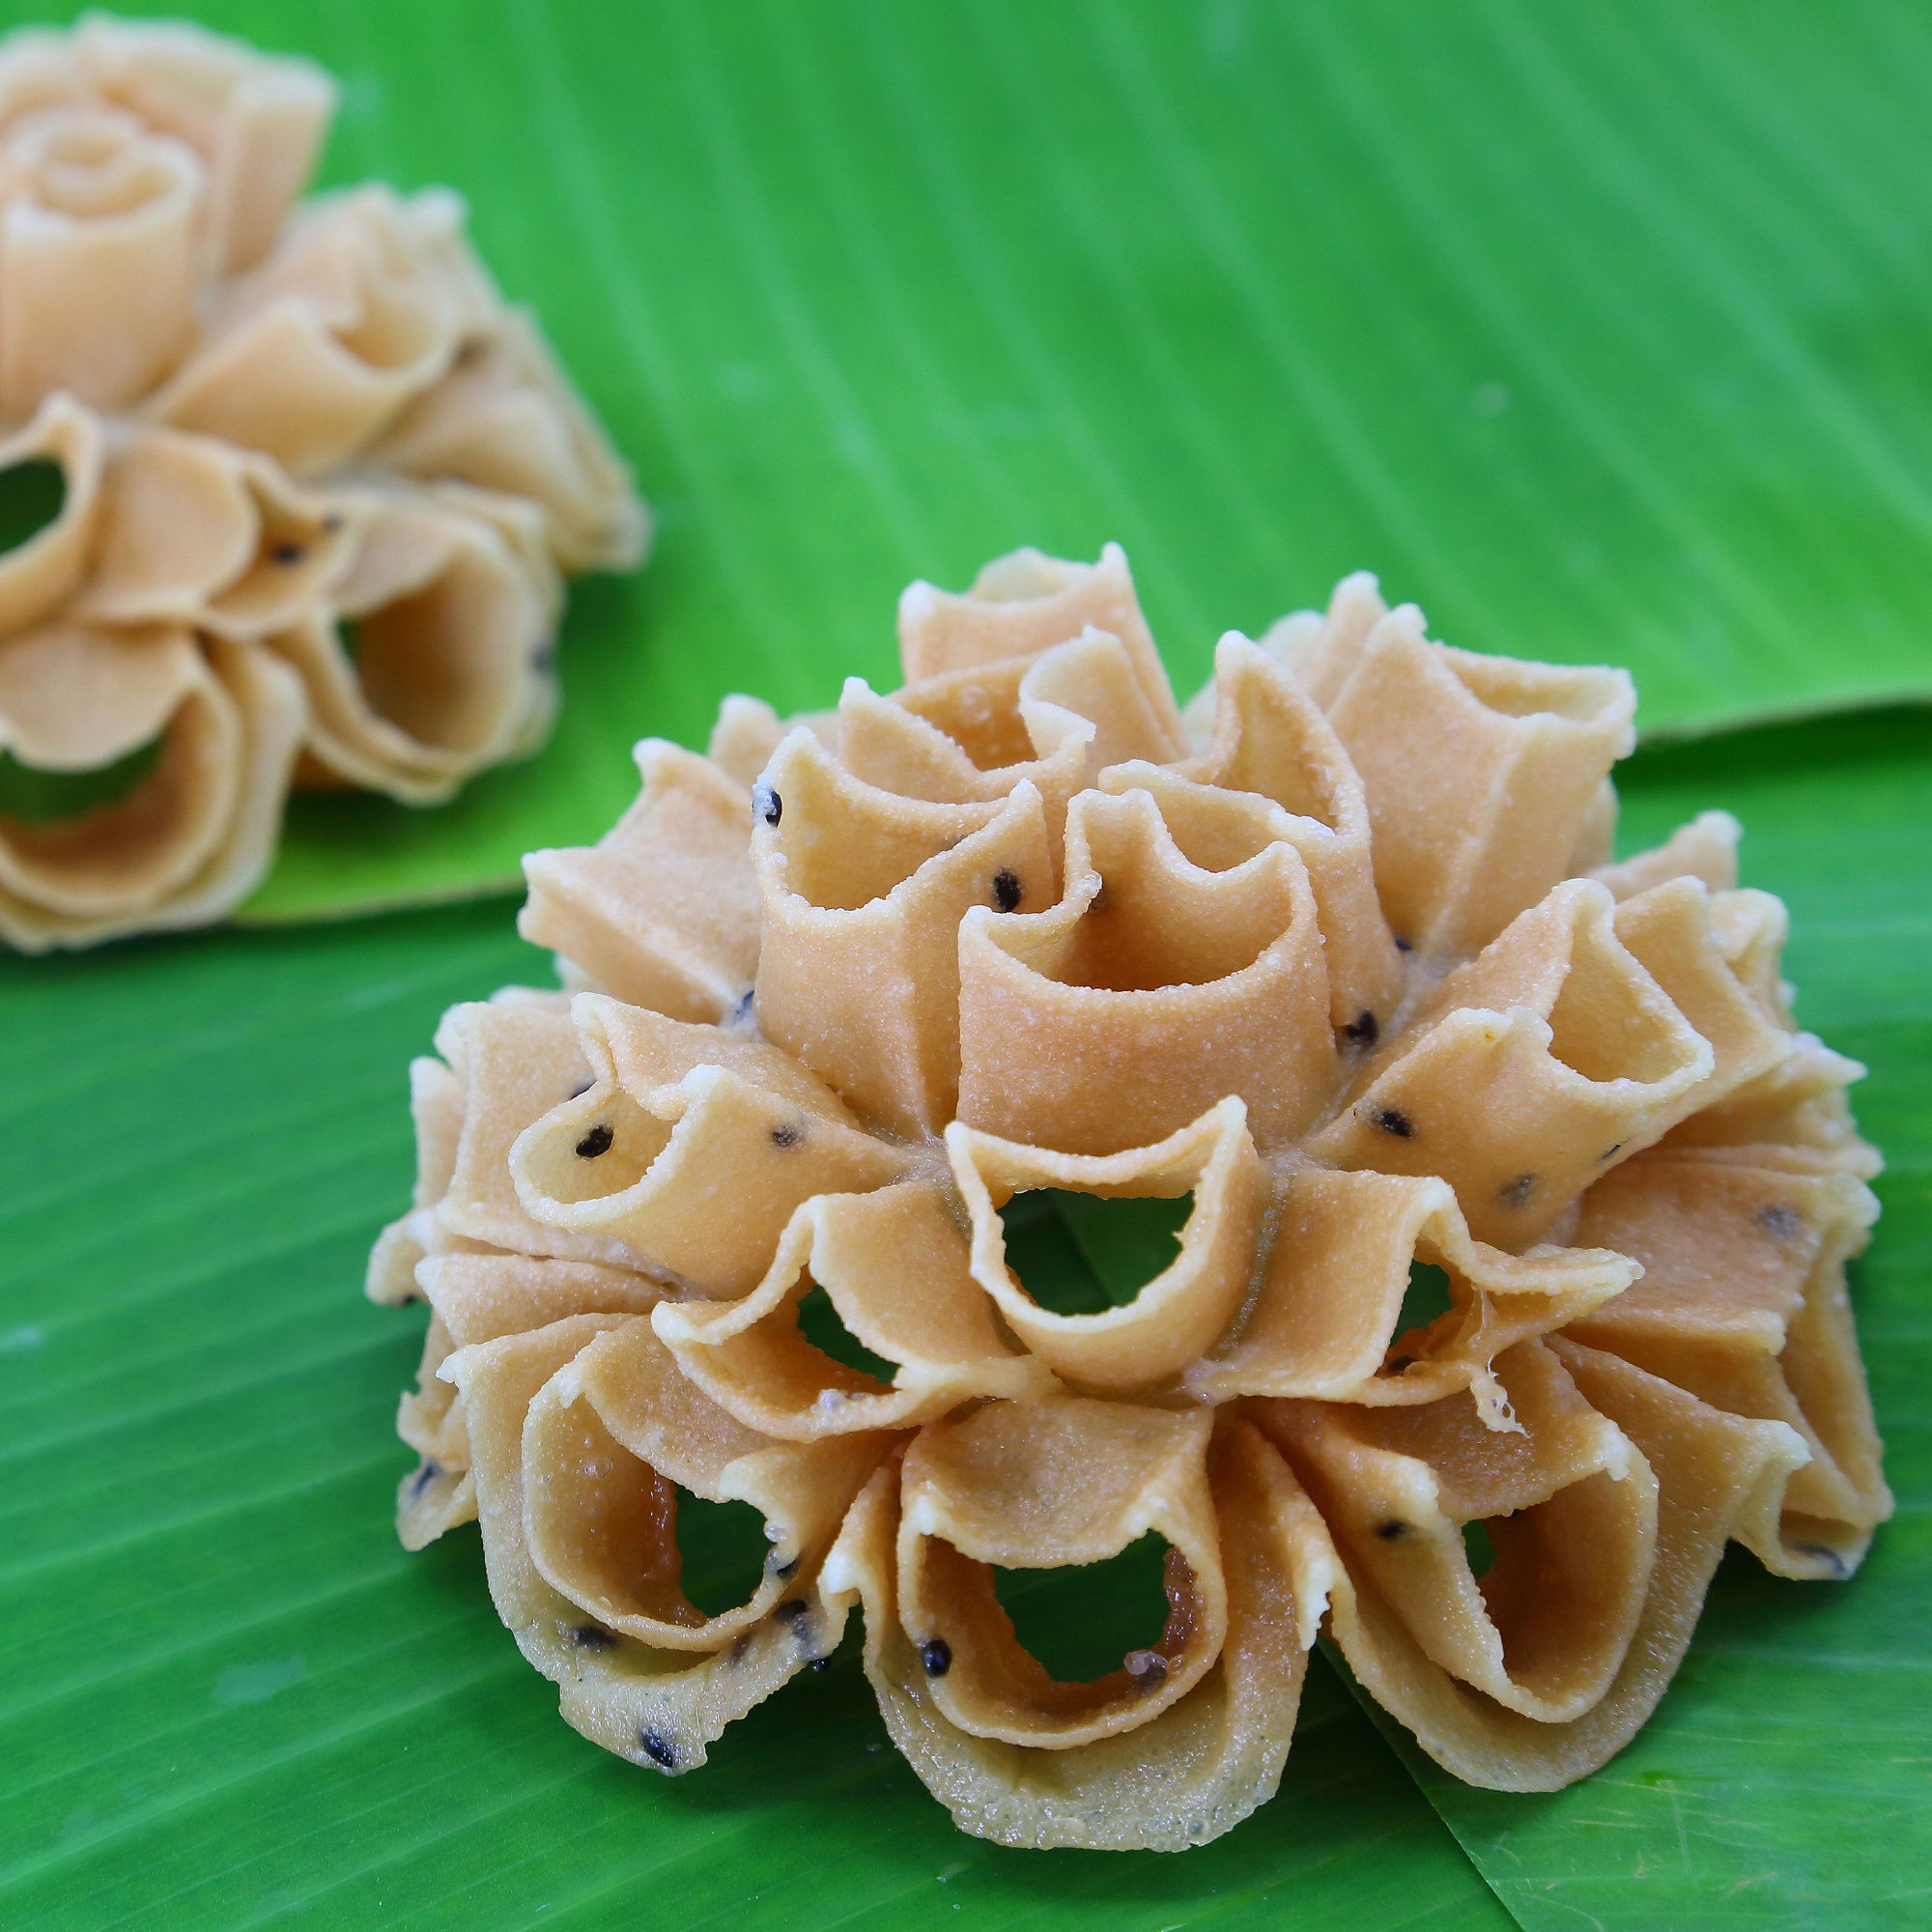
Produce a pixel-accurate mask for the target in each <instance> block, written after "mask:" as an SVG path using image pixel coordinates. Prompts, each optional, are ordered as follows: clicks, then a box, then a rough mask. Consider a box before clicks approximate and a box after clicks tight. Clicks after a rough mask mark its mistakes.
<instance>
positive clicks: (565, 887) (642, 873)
mask: <svg viewBox="0 0 1932 1932" xmlns="http://www.w3.org/2000/svg"><path fill="white" fill-rule="evenodd" d="M636 756H637V760H638V771H639V775H640V776H641V778H642V780H643V789H642V791H641V792H640V793H639V798H638V802H637V803H636V804H635V805H634V806H632V807H631V809H630V810H628V811H627V812H625V814H624V815H623V817H622V818H620V819H619V820H618V821H617V823H616V824H615V825H614V826H612V827H611V830H610V831H609V832H607V833H606V834H605V835H604V837H603V838H600V839H599V840H598V841H597V843H596V844H595V845H594V846H589V847H577V848H573V849H566V850H562V851H548V852H530V853H526V855H525V858H524V875H525V877H526V879H527V880H528V881H529V888H530V891H529V897H528V899H527V900H526V903H525V906H524V909H523V911H522V912H521V913H520V914H519V915H518V919H517V930H518V931H519V932H521V933H522V934H523V936H524V937H525V938H526V939H527V940H529V941H530V942H531V944H532V945H535V946H547V947H551V948H554V950H555V951H556V952H559V953H561V954H562V955H564V957H566V958H567V959H569V960H570V961H571V962H572V964H573V966H574V967H575V969H576V971H577V973H578V974H579V976H580V980H581V983H582V984H583V985H585V986H595V987H598V988H601V989H602V990H604V991H606V992H610V993H614V994H615V995H616V996H617V997H618V998H619V999H621V1000H625V1001H628V1002H629V1003H630V1004H631V1005H633V1006H640V1007H649V1008H651V1009H653V1010H654V1011H657V1012H661V1013H666V1014H668V1015H669V1016H670V1017H671V1018H672V1019H679V1020H700V1021H725V1020H729V1019H731V1018H733V1017H734V1015H736V1014H737V1013H738V1012H739V1011H740V1010H741V1009H743V1008H744V1007H745V1006H746V1005H747V1003H748V1002H749V1000H750V998H751V994H752V985H753V979H754V978H755V976H756V973H757V967H758V885H757V879H756V877H755V875H754V874H753V870H752V798H751V793H750V792H749V791H748V790H747V789H746V788H745V787H744V786H742V785H740V784H739V783H738V782H737V781H735V780H733V779H731V778H730V777H728V776H727V775H726V774H725V772H723V771H721V770H720V769H719V767H718V766H717V765H715V764H713V763H712V762H711V761H710V760H709V759H708V758H700V757H697V756H696V754H695V753H690V752H686V751H681V750H680V749H679V748H678V747H677V746H675V745H671V744H668V743H666V741H665V740H664V739H662V738H646V739H645V740H644V741H643V742H642V743H641V744H640V745H639V746H638V748H637V753H636Z"/></svg>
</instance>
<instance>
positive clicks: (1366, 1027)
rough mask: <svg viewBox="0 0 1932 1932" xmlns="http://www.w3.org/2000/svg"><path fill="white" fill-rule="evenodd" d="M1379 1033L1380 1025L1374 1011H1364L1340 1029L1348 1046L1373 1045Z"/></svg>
mask: <svg viewBox="0 0 1932 1932" xmlns="http://www.w3.org/2000/svg"><path fill="white" fill-rule="evenodd" d="M1380 1035H1381V1025H1380V1023H1379V1022H1378V1020H1377V1018H1376V1016H1375V1014H1374V1013H1370V1012H1364V1013H1363V1014H1361V1015H1360V1017H1359V1018H1356V1019H1352V1020H1350V1022H1349V1024H1348V1025H1347V1026H1345V1027H1344V1028H1343V1029H1342V1037H1343V1038H1344V1039H1346V1040H1347V1041H1348V1042H1349V1044H1350V1046H1373V1045H1375V1043H1376V1041H1377V1039H1378V1038H1379V1037H1380Z"/></svg>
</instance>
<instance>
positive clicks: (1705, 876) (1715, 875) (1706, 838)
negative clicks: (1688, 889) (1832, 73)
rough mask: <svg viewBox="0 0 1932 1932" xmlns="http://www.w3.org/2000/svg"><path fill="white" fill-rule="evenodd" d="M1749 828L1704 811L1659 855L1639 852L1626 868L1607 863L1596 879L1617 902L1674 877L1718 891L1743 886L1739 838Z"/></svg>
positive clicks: (1726, 814)
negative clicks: (1738, 885)
mask: <svg viewBox="0 0 1932 1932" xmlns="http://www.w3.org/2000/svg"><path fill="white" fill-rule="evenodd" d="M1743 837H1744V827H1743V826H1742V825H1740V824H1739V823H1738V821H1737V820H1736V819H1735V818H1733V817H1732V816H1731V814H1730V813H1729V812H1728V811H1700V812H1699V813H1698V814H1697V816H1696V817H1695V818H1693V819H1691V821H1690V823H1689V824H1688V825H1680V826H1679V827H1678V828H1677V830H1676V831H1675V832H1673V833H1672V834H1671V835H1670V837H1669V838H1667V839H1665V840H1664V842H1663V843H1662V845H1660V846H1658V847H1657V848H1656V849H1655V850H1654V851H1650V852H1638V853H1635V854H1634V855H1633V856H1632V857H1631V858H1628V859H1626V860H1624V861H1623V862H1622V863H1621V864H1620V865H1601V866H1598V867H1595V868H1594V869H1593V870H1591V872H1590V877H1591V878H1593V879H1596V880H1598V881H1600V882H1601V883H1602V884H1604V885H1605V886H1607V887H1609V889H1610V895H1611V896H1612V897H1613V898H1616V899H1628V898H1634V897H1635V896H1636V895H1637V894H1639V893H1647V892H1649V891H1650V889H1651V888H1652V887H1653V886H1661V885H1663V884H1665V883H1666V882H1667V881H1669V880H1671V879H1686V878H1689V879H1701V880H1703V882H1704V884H1705V885H1706V886H1708V887H1709V888H1710V889H1711V891H1712V892H1713V893H1722V892H1727V891H1731V890H1733V889H1735V887H1736V885H1737V883H1738V840H1739V839H1740V838H1743Z"/></svg>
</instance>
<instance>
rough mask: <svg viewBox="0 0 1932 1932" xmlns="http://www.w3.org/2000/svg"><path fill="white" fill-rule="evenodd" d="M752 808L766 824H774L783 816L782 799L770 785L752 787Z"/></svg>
mask: <svg viewBox="0 0 1932 1932" xmlns="http://www.w3.org/2000/svg"><path fill="white" fill-rule="evenodd" d="M752 810H753V811H755V812H756V813H757V814H758V816H759V817H760V818H762V819H763V820H764V821H765V823H766V824H767V825H776V824H777V823H778V822H779V820H780V819H781V818H782V817H783V816H784V800H783V799H781V797H780V796H779V795H778V793H777V792H775V791H774V790H773V789H772V788H771V786H770V785H753V787H752Z"/></svg>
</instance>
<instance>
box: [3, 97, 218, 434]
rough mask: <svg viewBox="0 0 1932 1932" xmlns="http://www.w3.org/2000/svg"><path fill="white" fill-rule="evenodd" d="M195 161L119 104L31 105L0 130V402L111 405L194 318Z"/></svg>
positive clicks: (153, 373)
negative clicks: (62, 396)
mask: <svg viewBox="0 0 1932 1932" xmlns="http://www.w3.org/2000/svg"><path fill="white" fill-rule="evenodd" d="M203 192H204V181H203V173H202V167H201V163H200V162H199V161H198V160H197V159H196V157H195V156H194V155H193V154H192V153H191V152H190V151H189V150H188V149H187V148H186V147H185V146H184V145H183V144H182V143H181V142H179V141H175V140H171V139H169V138H168V137H167V136H166V135H164V134H156V133H154V132H152V131H151V130H150V129H148V128H144V127H143V126H142V125H141V123H140V122H139V121H138V120H137V119H136V118H135V117H133V116H132V115H129V114H126V113H118V112H114V111H111V110H105V109H102V108H99V107H91V106H63V107H45V108H42V109H40V110H38V111H36V112H33V113H29V114H27V115H25V116H23V117H22V118H20V119H19V120H17V121H15V122H14V123H12V124H11V125H10V126H9V127H8V128H6V130H5V133H4V135H0V202H4V205H0V413H4V414H5V415H6V416H8V417H10V418H13V419H15V420H17V419H18V418H20V417H23V416H27V415H30V414H32V412H34V410H35V409H36V408H37V407H38V406H39V404H40V403H41V402H42V401H43V399H44V398H46V397H48V396H50V395H52V394H53V393H55V392H56V391H65V392H66V393H68V394H69V395H71V396H72V397H73V398H75V399H76V400H77V401H79V402H82V403H85V404H88V405H89V406H91V407H93V408H95V409H102V410H111V409H121V408H125V407H126V406H127V405H128V404H130V403H133V402H135V401H137V400H138V399H139V398H140V397H142V396H144V395H146V394H147V392H148V391H149V390H150V389H151V388H153V386H154V385H155V384H156V383H157V382H159V381H160V380H161V378H162V377H164V376H165V375H167V373H168V372H169V370H171V369H172V368H173V367H174V365H175V363H176V362H177V360H179V358H180V356H181V355H182V354H183V352H184V351H185V349H186V347H187V345H188V342H189V341H190V339H191V337H192V334H193V329H194V305H195V286H194V270H195V260H194V257H195V230H196V224H197V216H198V215H199V213H200V209H201V205H202V200H203Z"/></svg>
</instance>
